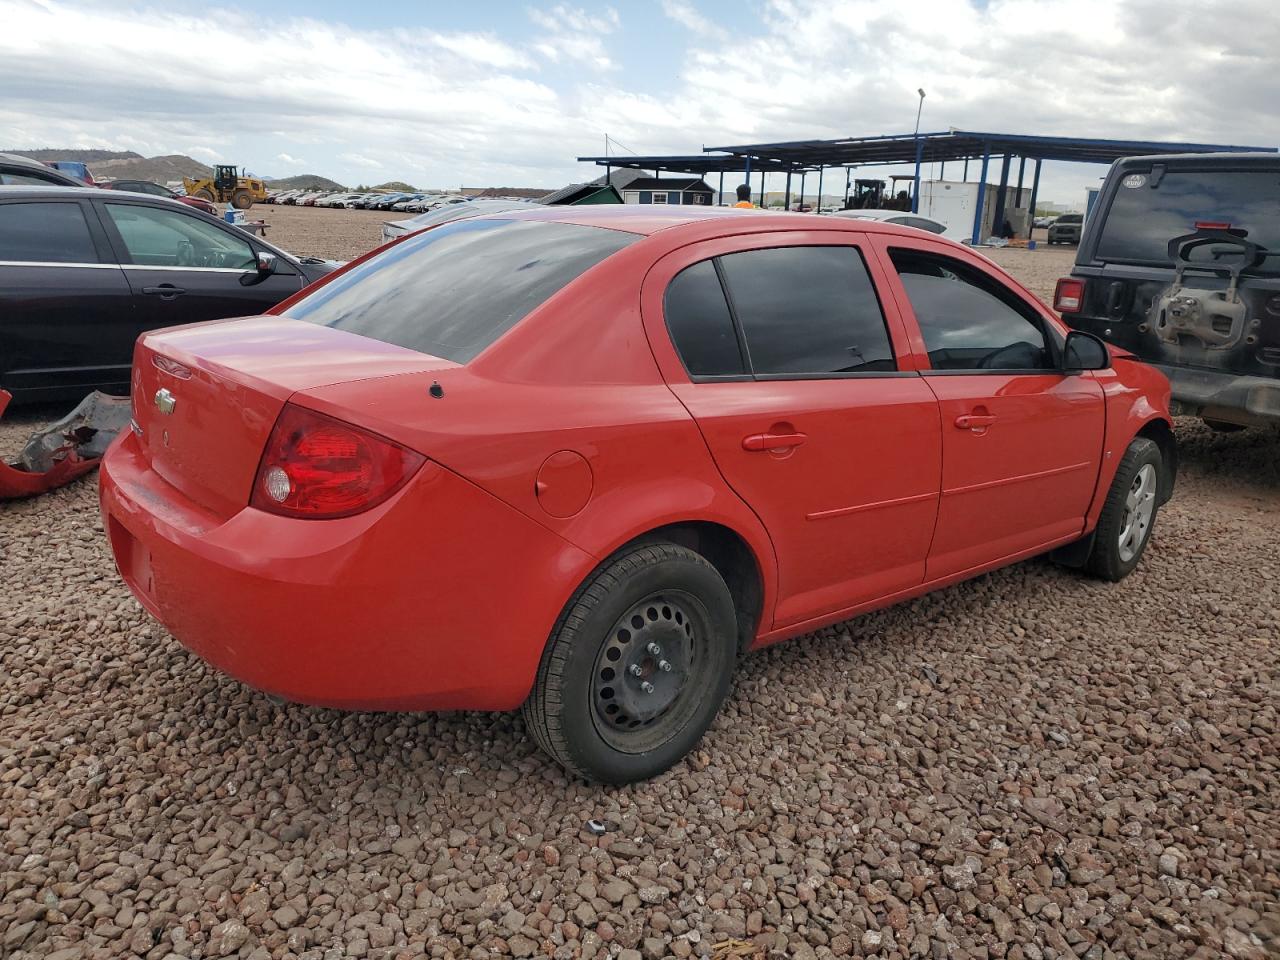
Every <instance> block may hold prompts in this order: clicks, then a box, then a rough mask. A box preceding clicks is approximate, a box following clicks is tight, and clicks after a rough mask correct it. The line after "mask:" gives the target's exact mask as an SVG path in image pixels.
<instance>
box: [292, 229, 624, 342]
mask: <svg viewBox="0 0 1280 960" xmlns="http://www.w3.org/2000/svg"><path fill="white" fill-rule="evenodd" d="M638 239H639V236H638V235H637V234H633V233H625V232H623V231H620V230H607V229H603V228H601V227H585V226H578V225H575V224H568V223H549V222H545V221H528V220H526V221H521V220H489V219H484V220H459V221H455V222H453V223H449V224H445V225H444V226H441V227H437V228H435V229H434V230H426V231H423V232H422V233H419V234H415V235H414V236H412V237H410V238H409V239H407V240H404V241H402V242H400V243H397V244H395V245H394V246H390V247H388V248H387V249H386V250H384V251H382V252H381V253H379V254H377V255H376V256H373V257H371V258H370V259H369V260H367V261H365V262H364V263H362V264H360V265H359V266H357V267H355V268H354V269H352V270H350V271H348V272H347V273H345V274H343V275H342V276H340V277H338V278H337V279H335V280H333V281H332V282H330V283H327V284H325V285H324V286H322V287H320V288H318V289H317V290H316V291H315V293H313V294H311V295H310V296H307V297H303V298H302V299H301V300H299V301H298V302H297V303H295V304H294V305H293V306H291V307H290V308H289V309H288V310H287V311H286V312H285V315H286V316H289V317H293V318H294V319H297V320H306V321H308V322H310V323H318V324H320V325H321V326H326V327H334V328H336V329H339V330H347V331H350V332H351V333H358V334H360V335H361V336H365V337H372V338H373V339H375V340H382V341H384V342H386V343H394V344H397V345H398V346H402V347H408V348H409V349H410V350H418V351H421V352H422V353H429V354H431V355H433V356H437V357H442V358H443V359H445V360H453V361H454V362H456V363H466V362H467V361H469V360H471V359H472V358H473V357H475V356H476V355H477V354H479V353H480V351H482V350H483V349H484V348H485V347H487V346H489V345H490V344H491V343H493V342H494V341H496V340H497V339H498V338H499V337H500V336H502V334H504V333H506V332H507V331H508V330H510V329H511V328H512V327H514V326H515V325H516V324H517V323H519V322H520V321H521V320H522V319H524V317H526V316H527V315H528V314H529V313H531V312H532V311H533V310H534V309H536V308H537V307H538V306H540V305H541V304H542V303H544V302H545V301H546V300H547V299H549V298H550V297H551V296H552V295H553V294H554V293H556V292H557V291H558V290H560V289H561V288H562V287H564V286H565V285H567V284H568V283H570V282H571V281H572V280H574V279H576V278H577V277H578V276H580V275H581V274H583V273H585V272H586V271H587V270H589V269H591V267H593V266H595V265H596V264H598V263H599V262H600V261H602V260H604V259H605V258H606V257H608V256H610V255H611V254H613V253H616V252H617V251H619V250H621V249H622V248H623V247H626V246H628V245H629V244H631V243H633V242H635V241H636V240H638Z"/></svg>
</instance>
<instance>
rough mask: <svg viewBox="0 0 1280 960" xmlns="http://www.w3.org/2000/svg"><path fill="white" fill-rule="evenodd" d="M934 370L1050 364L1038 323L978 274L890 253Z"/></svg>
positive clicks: (950, 263) (912, 254) (933, 259)
mask: <svg viewBox="0 0 1280 960" xmlns="http://www.w3.org/2000/svg"><path fill="white" fill-rule="evenodd" d="M890 255H891V257H892V258H893V265H894V267H895V268H896V269H897V271H898V276H899V277H900V278H901V280H902V286H903V288H904V289H905V290H906V291H907V298H908V299H909V300H910V301H911V310H912V312H913V313H915V315H916V322H917V323H918V324H919V325H920V333H921V334H922V335H923V337H924V344H925V348H926V349H927V350H928V351H929V364H930V366H932V367H933V369H934V370H970V371H973V372H975V373H980V372H985V371H989V370H992V371H994V370H1042V369H1047V368H1050V367H1052V366H1053V356H1052V354H1051V353H1050V351H1049V350H1048V349H1047V346H1046V341H1045V335H1044V331H1043V329H1042V328H1041V325H1040V323H1039V321H1038V320H1036V319H1033V318H1032V317H1030V316H1029V315H1028V314H1027V313H1026V312H1024V310H1023V309H1021V308H1019V307H1017V306H1015V305H1014V303H1013V301H1012V299H1011V298H1010V297H1006V296H1005V295H1004V294H1003V293H1002V292H1001V291H1000V289H999V287H998V286H997V284H996V283H995V281H993V280H991V279H990V278H988V277H986V276H984V275H983V274H982V272H981V271H979V270H976V269H974V268H972V267H970V266H969V265H967V264H964V263H961V262H959V261H958V260H953V259H951V258H950V257H943V256H936V255H933V254H924V253H918V252H916V251H914V250H892V251H890Z"/></svg>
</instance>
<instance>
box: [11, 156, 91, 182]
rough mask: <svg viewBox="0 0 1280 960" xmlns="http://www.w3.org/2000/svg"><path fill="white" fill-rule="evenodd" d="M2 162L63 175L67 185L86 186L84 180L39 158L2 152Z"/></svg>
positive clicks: (49, 173)
mask: <svg viewBox="0 0 1280 960" xmlns="http://www.w3.org/2000/svg"><path fill="white" fill-rule="evenodd" d="M0 163H3V164H6V165H8V166H13V167H21V168H22V169H24V170H38V171H40V173H43V174H46V175H48V176H52V177H61V178H62V179H63V180H65V181H66V184H67V186H71V185H72V184H77V185H79V186H84V181H83V180H80V179H78V178H76V177H73V176H71V175H70V174H69V173H67V172H66V171H65V170H59V169H58V168H57V167H51V166H49V165H48V164H47V163H41V162H40V161H39V160H32V159H31V158H30V157H22V156H19V155H18V154H16V153H0Z"/></svg>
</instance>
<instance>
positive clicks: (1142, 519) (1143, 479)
mask: <svg viewBox="0 0 1280 960" xmlns="http://www.w3.org/2000/svg"><path fill="white" fill-rule="evenodd" d="M1162 469H1163V460H1162V458H1161V455H1160V447H1159V446H1158V445H1157V444H1156V442H1155V441H1154V440H1148V439H1147V438H1146V437H1137V438H1135V439H1134V440H1133V442H1132V443H1130V444H1129V449H1128V450H1126V451H1125V454H1124V456H1123V457H1122V458H1121V460H1120V466H1119V468H1118V469H1117V470H1116V476H1115V479H1114V480H1112V481H1111V489H1110V490H1109V491H1107V500H1106V503H1105V504H1104V505H1103V507H1102V515H1101V516H1100V517H1099V518H1098V529H1097V531H1096V532H1095V534H1094V541H1093V550H1092V552H1091V553H1090V555H1089V560H1088V562H1087V563H1086V564H1085V568H1086V569H1087V570H1088V571H1089V572H1090V573H1092V574H1093V575H1094V576H1096V577H1101V578H1102V579H1104V580H1111V581H1116V580H1123V579H1124V578H1125V577H1127V576H1128V575H1129V574H1130V573H1132V572H1133V568H1134V567H1136V566H1137V565H1138V561H1139V560H1141V559H1142V554H1143V553H1144V552H1145V551H1146V549H1147V544H1148V543H1149V542H1150V540H1151V531H1152V529H1153V528H1154V527H1155V523H1156V514H1157V513H1158V512H1159V510H1160V474H1161V470H1162Z"/></svg>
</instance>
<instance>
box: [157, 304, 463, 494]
mask: <svg viewBox="0 0 1280 960" xmlns="http://www.w3.org/2000/svg"><path fill="white" fill-rule="evenodd" d="M455 366H457V364H454V363H452V362H450V361H448V360H441V359H439V358H437V357H432V356H429V355H427V354H423V353H418V352H416V351H413V350H409V349H407V348H405V347H399V346H396V345H394V344H388V343H383V342H381V341H378V340H372V339H370V338H367V337H362V336H359V335H358V334H353V333H348V332H346V331H343V330H334V329H330V328H327V327H321V326H317V325H315V324H311V323H305V322H302V321H298V320H292V319H289V318H287V317H254V318H249V319H245V320H233V321H225V322H215V323H205V324H196V325H191V326H185V327H174V328H170V329H167V330H162V331H157V332H154V333H149V334H146V335H144V336H143V337H142V338H141V339H140V340H139V341H138V345H137V347H136V349H135V353H134V367H133V407H134V432H135V433H137V434H138V435H139V439H140V442H141V444H142V447H143V449H144V450H145V451H146V454H147V456H148V458H149V460H150V463H151V466H152V469H154V470H155V472H156V473H157V474H158V475H160V476H161V477H163V478H164V479H165V480H166V481H167V482H168V483H170V484H171V485H172V486H174V487H175V488H176V489H178V490H179V491H181V492H182V493H183V494H184V495H185V496H187V497H189V498H190V499H191V500H193V501H195V502H196V503H198V504H200V505H201V506H203V507H205V508H206V509H208V510H210V511H213V512H214V513H216V514H217V515H219V516H223V517H229V516H231V515H232V514H234V513H236V512H237V511H239V510H241V509H243V508H244V507H245V506H246V505H247V504H248V503H249V496H250V493H251V490H252V486H253V480H254V476H255V474H256V472H257V469H258V463H259V460H260V459H261V457H262V451H263V449H264V448H265V446H266V443H267V439H268V437H269V436H270V434H271V430H272V427H273V426H274V425H275V422H276V418H277V417H278V416H279V415H280V411H281V409H282V408H283V407H284V405H285V403H286V402H288V400H289V398H290V397H291V396H292V395H293V394H294V393H295V392H297V391H299V390H306V389H311V388H316V387H321V386H328V385H331V384H336V383H345V382H350V381H355V380H367V379H371V378H376V377H386V376H393V375H397V374H403V373H421V372H424V371H430V370H436V369H445V368H450V367H455Z"/></svg>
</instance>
